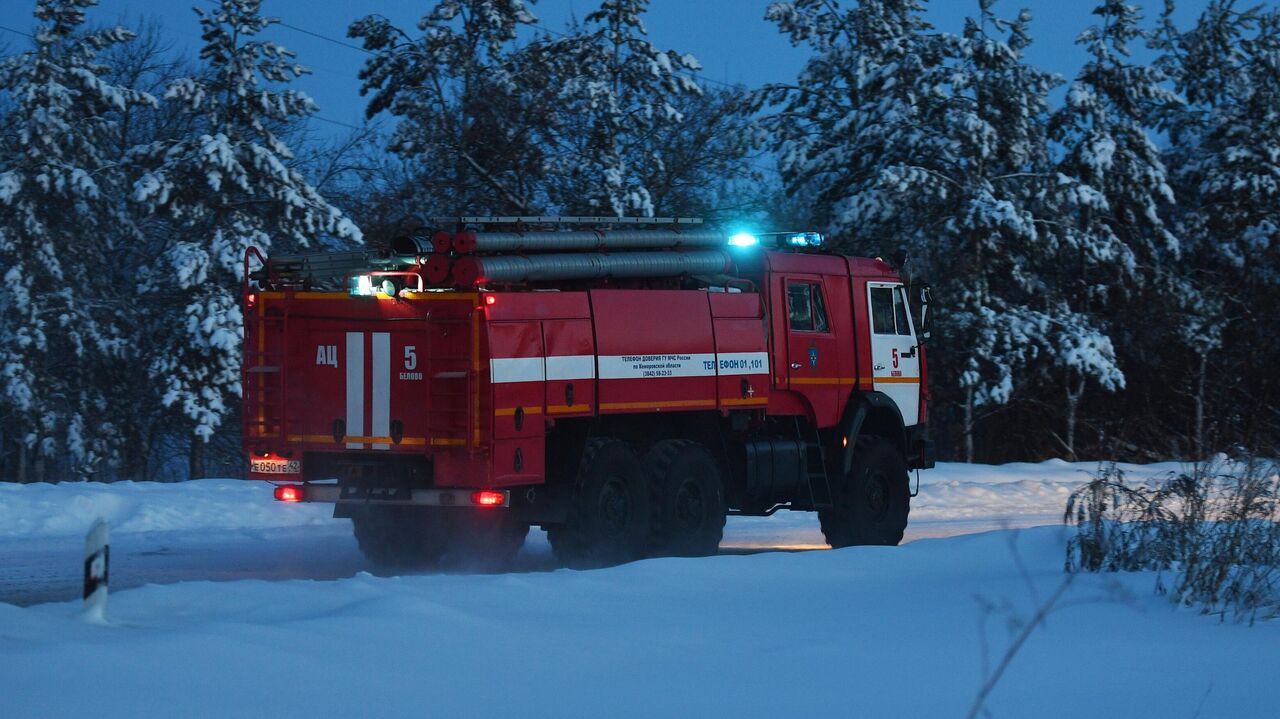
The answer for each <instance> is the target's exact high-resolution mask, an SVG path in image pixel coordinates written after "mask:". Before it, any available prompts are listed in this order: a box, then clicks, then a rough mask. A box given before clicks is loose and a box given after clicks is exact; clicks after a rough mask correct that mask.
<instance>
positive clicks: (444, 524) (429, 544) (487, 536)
mask: <svg viewBox="0 0 1280 719" xmlns="http://www.w3.org/2000/svg"><path fill="white" fill-rule="evenodd" d="M351 521H352V524H353V526H354V528H355V536H356V541H357V542H358V543H359V545H360V551H361V552H362V553H364V556H365V558H366V559H368V560H369V561H370V562H372V563H373V564H376V565H378V566H380V567H384V568H387V569H428V568H431V567H435V566H438V565H439V564H440V563H441V562H442V560H443V561H444V562H445V563H446V564H449V565H456V566H457V568H459V569H463V570H480V571H492V570H495V569H501V568H502V567H504V566H506V565H507V564H508V563H509V562H510V561H511V559H512V558H513V557H515V555H516V552H518V551H520V547H521V546H523V545H524V540H525V535H527V534H528V533H529V525H528V524H525V523H523V522H517V521H514V520H513V519H512V517H511V515H510V514H508V513H507V512H506V511H505V510H502V509H492V510H486V509H465V508H437V507H385V506H384V507H377V506H374V507H361V508H360V509H358V510H357V511H356V512H355V513H354V514H353V515H352V517H351Z"/></svg>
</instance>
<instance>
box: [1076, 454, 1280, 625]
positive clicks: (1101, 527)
mask: <svg viewBox="0 0 1280 719" xmlns="http://www.w3.org/2000/svg"><path fill="white" fill-rule="evenodd" d="M1278 470H1280V467H1277V465H1276V464H1275V463H1274V462H1264V461H1260V460H1257V459H1253V458H1250V459H1246V460H1243V461H1239V462H1232V461H1218V462H1211V463H1208V464H1199V465H1195V466H1193V467H1191V468H1190V469H1189V470H1188V471H1185V472H1181V473H1176V474H1170V475H1169V476H1167V477H1165V478H1163V479H1159V480H1153V481H1149V482H1146V483H1142V484H1136V485H1135V484H1129V483H1128V482H1126V481H1125V476H1124V472H1123V471H1121V470H1120V469H1118V468H1117V467H1116V466H1114V465H1111V466H1105V467H1103V468H1101V469H1100V470H1099V472H1098V473H1097V474H1095V475H1094V476H1093V479H1092V480H1091V481H1090V482H1089V483H1088V484H1086V485H1084V486H1083V487H1081V488H1080V489H1078V490H1076V491H1075V492H1073V493H1072V494H1071V496H1070V498H1069V499H1068V501H1067V508H1066V512H1065V514H1064V516H1063V519H1064V521H1065V522H1067V523H1068V524H1071V525H1074V526H1075V527H1076V530H1077V531H1076V534H1075V536H1073V537H1072V538H1071V539H1070V540H1069V541H1068V543H1067V556H1066V569H1067V571H1069V572H1078V571H1090V572H1117V571H1141V570H1148V571H1150V570H1154V571H1156V572H1158V576H1157V580H1156V591H1158V592H1160V593H1162V594H1167V595H1168V596H1169V597H1170V599H1171V600H1172V601H1174V602H1176V603H1178V604H1179V605H1182V606H1188V607H1195V608H1197V609H1199V610H1200V611H1201V612H1204V613H1206V614H1217V615H1219V616H1221V617H1223V618H1227V617H1230V618H1232V619H1234V620H1236V621H1249V622H1253V621H1255V620H1257V619H1268V618H1273V617H1276V616H1280V475H1278V474H1277V472H1278Z"/></svg>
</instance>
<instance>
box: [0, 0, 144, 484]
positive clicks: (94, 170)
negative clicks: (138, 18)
mask: <svg viewBox="0 0 1280 719" xmlns="http://www.w3.org/2000/svg"><path fill="white" fill-rule="evenodd" d="M95 4H96V0H39V1H38V2H37V3H36V9H35V17H36V19H37V20H38V22H39V24H38V26H37V27H36V28H35V31H34V36H33V44H34V47H33V48H32V49H31V50H29V51H26V52H23V53H21V54H18V55H15V56H12V57H8V58H5V59H4V60H2V61H0V94H3V95H7V96H8V97H9V98H10V99H11V101H12V106H11V107H10V109H9V112H8V113H7V115H6V118H5V122H6V131H5V132H4V133H3V134H2V135H0V138H2V139H0V142H2V143H3V146H2V147H0V271H3V273H4V282H3V284H2V285H0V372H3V404H4V409H5V414H6V415H7V421H6V426H7V427H8V428H9V432H7V433H6V434H9V436H10V437H11V438H12V441H13V442H14V443H15V444H16V446H12V447H10V448H8V449H11V450H12V452H13V455H12V456H14V457H15V460H16V461H15V462H14V464H13V465H11V466H13V467H14V469H13V470H12V471H11V472H10V475H11V476H13V477H15V478H16V479H18V480H19V481H26V480H29V479H44V478H46V477H45V475H46V474H47V470H49V469H53V467H51V466H50V464H51V463H53V462H55V460H56V461H57V462H58V463H59V464H61V463H62V461H64V460H65V461H66V462H67V463H69V464H70V468H71V470H72V471H74V472H76V473H78V474H80V475H81V476H91V475H93V474H94V473H95V472H96V471H98V470H99V469H101V464H102V463H103V462H109V461H111V460H112V459H113V456H112V455H113V454H114V448H115V439H116V438H115V436H114V435H115V429H116V428H115V425H114V422H115V420H116V417H114V416H113V412H112V411H109V410H118V409H119V408H108V407H107V405H106V402H105V401H104V395H103V392H102V388H101V386H100V384H99V382H98V378H99V376H100V373H99V372H98V370H99V369H100V368H102V367H103V366H104V365H105V364H107V363H109V362H111V361H113V360H115V359H118V358H119V357H121V356H122V355H123V353H124V351H125V350H126V348H127V331H128V328H127V326H126V325H127V320H126V319H125V318H123V317H121V316H119V314H118V311H119V309H120V307H119V306H116V305H114V304H113V303H112V302H111V301H110V298H111V297H112V296H113V295H114V294H115V293H114V292H113V288H111V287H108V286H104V283H103V281H102V278H103V273H102V272H101V268H102V267H104V266H107V265H108V264H109V262H110V259H109V258H110V257H111V256H112V253H113V250H115V249H117V248H115V247H113V244H114V242H116V241H118V240H119V239H120V238H121V237H122V233H124V234H123V236H125V237H127V236H128V232H127V228H128V226H129V225H130V224H131V223H130V218H129V217H128V215H127V214H125V213H124V212H122V211H121V206H120V204H119V203H113V202H112V194H113V192H118V190H119V186H120V183H121V182H122V179H123V175H122V173H121V172H120V169H119V166H118V164H117V163H115V162H114V160H115V159H116V158H115V157H114V156H113V152H115V151H116V150H118V146H117V144H116V143H117V137H118V135H117V133H118V127H117V123H116V118H117V117H118V114H119V113H121V112H123V111H125V110H126V109H128V108H129V107H130V106H133V105H139V104H144V103H149V102H153V100H152V98H151V97H150V96H148V95H146V94H145V93H142V92H137V91H133V90H129V89H126V88H123V87H119V86H117V85H113V84H111V83H110V82H108V81H106V80H104V75H105V74H106V71H107V68H106V67H105V66H103V65H102V64H100V63H99V62H98V60H97V58H98V56H99V54H100V53H101V52H102V51H103V50H105V49H107V48H110V47H112V46H114V45H117V44H119V43H121V42H125V41H127V40H128V39H129V38H131V37H132V33H130V32H129V31H127V30H125V29H124V28H120V27H112V28H107V29H103V30H94V31H88V30H85V29H84V28H83V25H84V22H85V11H86V10H87V9H88V8H89V7H91V6H93V5H95Z"/></svg>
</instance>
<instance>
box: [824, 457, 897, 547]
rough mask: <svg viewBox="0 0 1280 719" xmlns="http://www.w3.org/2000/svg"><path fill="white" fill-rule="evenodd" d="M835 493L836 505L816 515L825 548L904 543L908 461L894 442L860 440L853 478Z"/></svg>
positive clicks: (847, 478) (840, 484) (834, 489)
mask: <svg viewBox="0 0 1280 719" xmlns="http://www.w3.org/2000/svg"><path fill="white" fill-rule="evenodd" d="M831 489H832V492H833V494H834V495H835V496H834V497H833V500H834V504H835V506H834V507H833V508H832V509H824V510H822V511H820V512H818V520H819V522H820V523H821V524H822V534H823V536H825V537H826V538H827V544H830V545H831V546H832V547H835V548H837V549H838V548H840V547H849V546H854V545H859V544H887V545H894V544H898V543H899V542H901V541H902V533H903V531H904V530H906V528H907V513H908V512H910V511H911V496H910V487H909V485H908V478H907V462H906V459H904V458H903V456H902V453H901V452H899V451H898V448H897V447H896V446H895V445H894V444H893V442H890V441H889V440H887V439H884V438H883V437H876V436H863V437H859V438H858V441H857V442H856V443H855V444H854V451H853V465H852V466H851V467H850V469H849V474H848V475H847V476H845V478H844V480H843V481H838V482H835V483H833V486H832V488H831Z"/></svg>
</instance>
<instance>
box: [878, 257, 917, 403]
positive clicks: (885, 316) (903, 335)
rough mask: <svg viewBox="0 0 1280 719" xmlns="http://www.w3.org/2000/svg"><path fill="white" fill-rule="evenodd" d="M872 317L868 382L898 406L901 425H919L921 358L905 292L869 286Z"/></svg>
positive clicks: (889, 284)
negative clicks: (869, 380)
mask: <svg viewBox="0 0 1280 719" xmlns="http://www.w3.org/2000/svg"><path fill="white" fill-rule="evenodd" d="M867 300H868V302H867V306H868V307H869V308H870V314H871V378H872V383H873V386H874V388H875V390H876V391H877V392H882V393H884V394H886V395H888V396H889V398H890V399H892V400H893V401H894V403H896V404H897V405H898V410H899V411H901V412H902V423H903V424H905V425H906V426H908V427H910V426H911V425H914V424H918V423H919V422H920V354H919V343H918V342H917V341H916V333H915V328H914V327H913V326H912V323H911V313H910V312H909V311H908V310H907V295H906V289H905V288H904V287H903V286H902V285H901V284H899V283H892V282H868V283H867Z"/></svg>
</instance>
